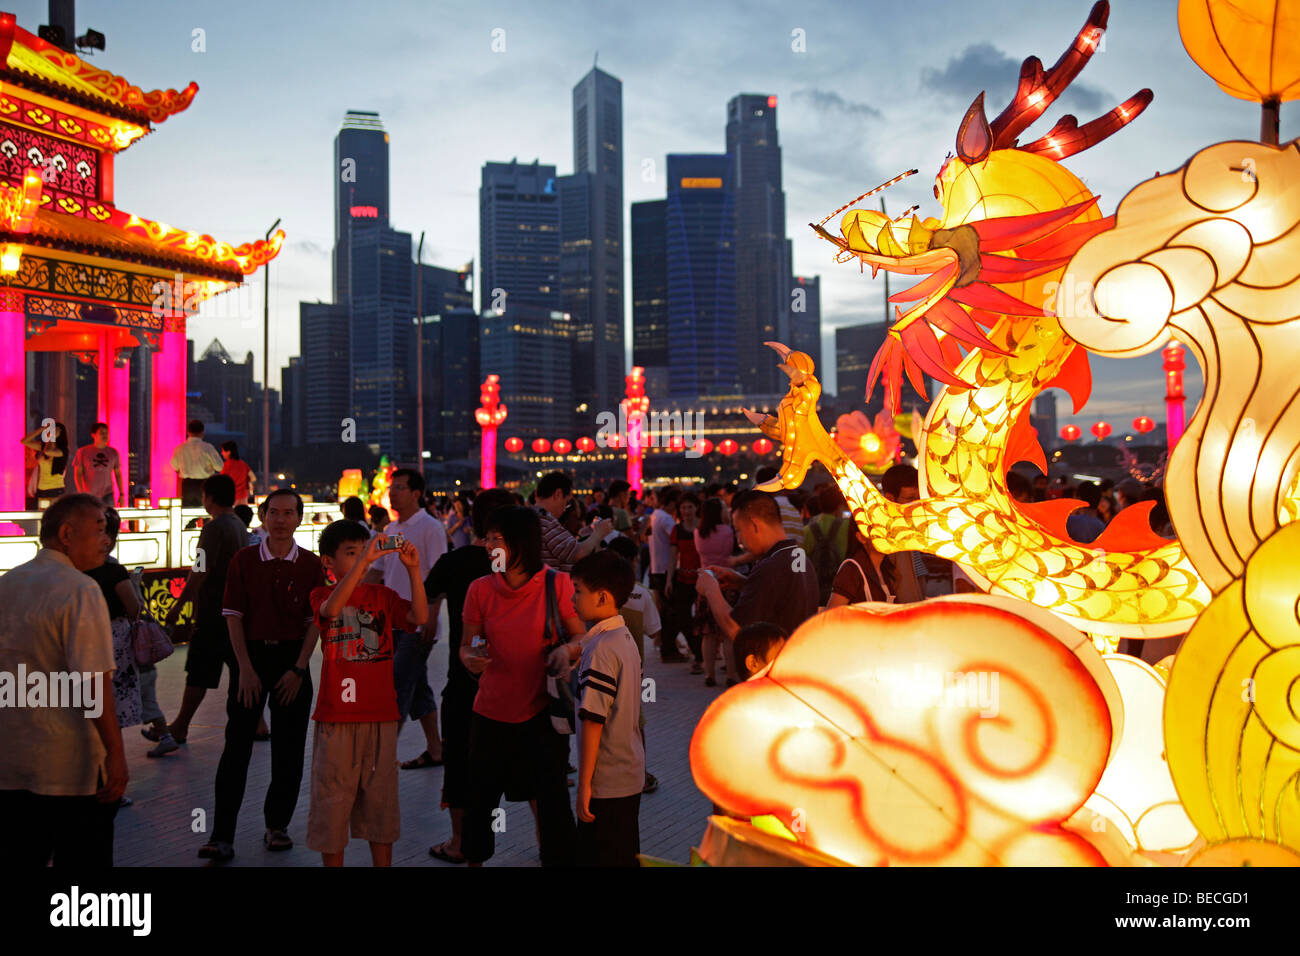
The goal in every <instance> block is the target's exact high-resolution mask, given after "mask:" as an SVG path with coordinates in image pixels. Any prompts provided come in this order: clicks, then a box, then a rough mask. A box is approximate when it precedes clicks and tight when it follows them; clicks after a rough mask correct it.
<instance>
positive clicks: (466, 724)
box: [440, 671, 478, 810]
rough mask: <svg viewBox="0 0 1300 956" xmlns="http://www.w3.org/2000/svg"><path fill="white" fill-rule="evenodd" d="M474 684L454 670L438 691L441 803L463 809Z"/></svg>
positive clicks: (476, 689) (467, 793)
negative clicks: (440, 745)
mask: <svg viewBox="0 0 1300 956" xmlns="http://www.w3.org/2000/svg"><path fill="white" fill-rule="evenodd" d="M477 693H478V684H477V683H476V682H475V681H474V680H473V679H472V678H469V677H465V676H463V675H460V674H457V673H456V672H455V671H453V672H452V673H451V675H450V676H449V677H448V678H447V686H446V687H445V688H443V691H442V710H441V712H440V713H441V715H442V805H443V806H444V807H446V808H448V809H452V810H463V809H464V808H465V804H466V802H467V801H468V800H469V733H470V727H471V725H472V724H473V722H474V697H475V695H476V694H477Z"/></svg>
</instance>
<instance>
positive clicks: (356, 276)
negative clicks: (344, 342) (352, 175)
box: [348, 220, 418, 460]
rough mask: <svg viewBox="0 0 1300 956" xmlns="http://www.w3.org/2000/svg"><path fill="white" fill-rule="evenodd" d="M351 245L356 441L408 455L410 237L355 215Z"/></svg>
mask: <svg viewBox="0 0 1300 956" xmlns="http://www.w3.org/2000/svg"><path fill="white" fill-rule="evenodd" d="M349 243H350V254H349V256H348V271H349V274H350V276H351V290H350V291H351V294H350V296H349V299H348V312H349V318H350V322H349V326H350V334H349V349H350V354H351V360H352V416H353V417H354V418H355V419H356V422H357V440H358V441H360V442H362V443H363V444H367V445H378V446H379V448H380V451H381V453H386V454H388V455H391V456H393V457H395V458H400V459H403V460H409V459H411V458H414V457H415V455H416V453H417V451H416V450H417V448H418V438H417V436H416V432H415V428H416V414H415V413H416V409H415V396H416V379H415V376H416V368H415V348H414V345H415V337H414V334H413V332H414V330H415V328H416V326H415V325H414V317H415V264H414V262H412V249H411V234H410V233H409V232H397V231H395V230H393V229H389V228H387V227H386V226H382V225H380V224H379V223H370V224H364V225H363V224H361V223H360V222H359V221H356V220H354V221H353V223H352V237H351V239H350V240H349Z"/></svg>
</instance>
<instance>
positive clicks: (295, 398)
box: [280, 355, 306, 448]
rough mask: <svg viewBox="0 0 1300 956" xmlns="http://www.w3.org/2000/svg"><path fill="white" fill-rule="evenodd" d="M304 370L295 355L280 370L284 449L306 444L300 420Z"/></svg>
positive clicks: (281, 427) (299, 359) (300, 359)
mask: <svg viewBox="0 0 1300 956" xmlns="http://www.w3.org/2000/svg"><path fill="white" fill-rule="evenodd" d="M305 368H306V366H305V365H303V361H302V358H301V357H300V356H297V355H295V356H293V357H292V358H290V359H289V364H288V365H286V366H285V367H284V368H282V369H280V441H281V444H282V445H283V446H284V447H286V448H301V447H302V446H303V445H304V444H305V443H306V441H305V437H304V436H305V434H306V433H305V430H304V428H303V420H302V413H303V392H302V388H303V370H304V369H305Z"/></svg>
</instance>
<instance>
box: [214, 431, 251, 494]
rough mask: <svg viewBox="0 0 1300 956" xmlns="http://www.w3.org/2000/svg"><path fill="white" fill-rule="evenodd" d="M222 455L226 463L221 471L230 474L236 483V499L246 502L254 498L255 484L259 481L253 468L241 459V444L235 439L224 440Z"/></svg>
mask: <svg viewBox="0 0 1300 956" xmlns="http://www.w3.org/2000/svg"><path fill="white" fill-rule="evenodd" d="M221 457H222V458H224V459H225V460H226V463H225V464H224V465H222V466H221V473H222V474H223V475H229V476H230V480H231V481H233V482H234V483H235V501H236V502H237V503H240V504H242V503H244V502H246V501H252V500H253V486H254V485H255V484H256V483H257V480H256V478H254V477H253V469H251V468H249V467H248V465H247V464H246V463H245V462H243V461H240V459H239V446H238V445H236V444H235V443H234V442H233V441H223V442H222V443H221Z"/></svg>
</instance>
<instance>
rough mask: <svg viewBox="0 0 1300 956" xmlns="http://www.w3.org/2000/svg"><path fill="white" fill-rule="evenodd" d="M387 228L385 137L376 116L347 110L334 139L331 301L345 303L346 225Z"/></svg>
mask: <svg viewBox="0 0 1300 956" xmlns="http://www.w3.org/2000/svg"><path fill="white" fill-rule="evenodd" d="M355 219H363V220H367V221H371V222H375V223H378V224H379V225H381V226H387V225H388V134H387V133H385V132H384V124H383V123H382V122H381V121H380V119H379V114H378V113H372V112H368V111H366V110H348V112H347V114H346V115H345V116H344V117H343V127H342V128H341V129H340V130H339V132H338V135H337V136H335V137H334V260H333V261H334V301H335V302H340V303H342V302H347V301H348V238H349V235H350V229H349V227H350V225H351V223H352V221H353V220H355Z"/></svg>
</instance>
